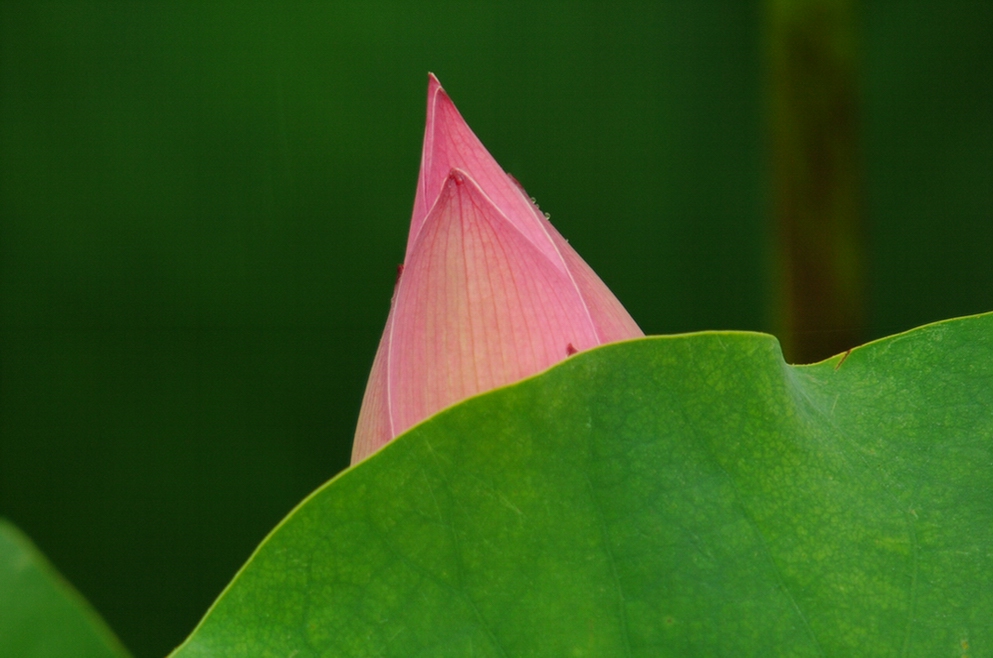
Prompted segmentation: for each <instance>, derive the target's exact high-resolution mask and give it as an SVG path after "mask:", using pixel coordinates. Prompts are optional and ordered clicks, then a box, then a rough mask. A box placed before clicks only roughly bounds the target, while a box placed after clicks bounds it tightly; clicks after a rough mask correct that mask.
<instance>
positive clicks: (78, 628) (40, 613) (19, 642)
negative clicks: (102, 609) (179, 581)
mask: <svg viewBox="0 0 993 658" xmlns="http://www.w3.org/2000/svg"><path fill="white" fill-rule="evenodd" d="M129 655H130V654H128V652H127V650H126V649H125V648H124V647H123V646H122V645H121V643H120V641H118V639H117V638H116V637H115V636H114V634H113V633H111V631H110V630H109V629H108V628H107V626H106V625H105V624H104V622H103V620H102V619H100V617H99V616H98V615H97V613H96V612H95V611H94V610H93V609H92V608H91V607H90V605H89V604H88V603H87V602H86V601H85V600H83V598H82V597H81V596H80V595H79V593H78V592H77V591H76V590H75V589H73V587H72V586H71V585H70V584H69V583H67V582H66V581H65V580H63V578H62V576H60V575H59V574H58V572H56V571H55V568H54V567H53V566H52V565H51V564H50V563H49V562H48V560H46V559H45V557H44V556H43V555H42V554H41V553H40V552H39V551H38V549H37V548H35V546H34V544H32V543H31V541H30V540H29V539H28V538H27V537H26V536H25V535H24V533H22V532H21V531H20V530H18V529H17V528H16V527H14V525H13V524H11V523H10V522H9V521H6V520H4V519H2V518H0V656H4V657H7V656H9V657H10V658H15V657H16V658H127V657H128V656H129Z"/></svg>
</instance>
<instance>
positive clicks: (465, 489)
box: [174, 314, 993, 658]
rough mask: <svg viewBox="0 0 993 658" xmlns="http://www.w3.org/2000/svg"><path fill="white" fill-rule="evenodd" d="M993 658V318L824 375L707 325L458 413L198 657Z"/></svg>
mask: <svg viewBox="0 0 993 658" xmlns="http://www.w3.org/2000/svg"><path fill="white" fill-rule="evenodd" d="M718 655H723V656H748V655H753V656H759V655H761V656H884V655H894V656H896V655H900V656H990V655H993V314H987V315H981V316H975V317H969V318H961V319H956V320H949V321H946V322H940V323H937V324H933V325H928V326H925V327H922V328H919V329H916V330H913V331H910V332H907V333H904V334H900V335H897V336H893V337H890V338H886V339H883V340H880V341H877V342H874V343H871V344H869V345H866V346H864V347H861V348H858V349H855V350H852V351H851V352H850V353H848V354H845V355H838V356H836V357H834V358H832V359H829V360H827V361H825V362H822V363H818V364H815V365H811V366H791V365H787V364H786V363H784V361H783V359H782V356H781V353H780V350H779V346H778V344H777V342H776V340H775V339H774V338H772V337H771V336H767V335H762V334H753V333H737V332H708V333H701V334H692V335H682V336H670V337H654V338H647V339H643V340H635V341H630V342H625V343H619V344H614V345H608V346H605V347H602V348H598V349H596V350H592V351H590V352H586V353H582V354H579V355H577V356H574V357H572V358H570V359H568V360H567V361H566V362H564V363H562V364H560V365H558V366H556V367H554V368H552V369H551V370H549V371H547V372H545V373H543V374H540V375H538V376H536V377H533V378H531V379H528V380H525V381H523V382H520V383H518V384H515V385H513V386H509V387H506V388H503V389H499V390H496V391H492V392H490V393H488V394H485V395H481V396H479V397H476V398H473V399H470V400H468V401H466V402H464V403H462V404H459V405H457V406H455V407H452V408H449V409H447V410H445V411H443V412H442V413H440V414H438V415H436V416H434V417H433V418H431V419H429V420H428V421H426V422H424V423H422V424H420V425H418V426H416V427H414V428H413V429H412V430H411V431H409V432H407V433H406V434H404V435H403V436H401V437H399V438H398V439H397V440H395V441H394V442H393V443H391V444H389V445H388V446H387V447H386V448H385V449H384V450H382V451H381V452H379V453H377V454H376V455H375V456H373V457H372V458H370V459H368V460H366V461H365V462H363V463H360V464H359V465H358V466H356V467H354V468H352V469H350V470H348V471H346V472H344V473H342V474H341V475H339V476H338V477H337V478H335V479H334V480H332V481H331V482H330V483H328V484H327V485H325V486H324V487H323V488H321V489H320V490H318V491H317V492H315V493H314V494H313V495H312V496H310V497H309V498H308V499H307V500H306V501H304V502H303V503H302V504H301V505H300V506H299V507H298V508H297V509H296V510H295V511H293V512H292V513H291V514H290V515H289V516H288V517H287V518H286V519H285V520H284V521H283V523H282V524H281V525H280V526H279V527H277V528H276V529H275V530H274V531H273V533H272V534H271V535H270V536H269V537H268V538H267V539H266V540H265V541H264V542H263V544H262V545H261V546H260V547H259V549H258V550H257V551H256V553H255V554H254V555H253V556H252V558H251V559H250V560H249V562H248V563H247V564H246V565H245V567H244V568H243V569H242V570H241V572H240V573H239V574H238V575H237V576H236V578H235V579H234V581H233V582H232V583H231V584H230V585H229V587H228V588H227V590H226V591H225V592H224V593H223V594H222V595H221V597H220V598H219V599H218V600H217V602H216V603H215V604H214V606H213V607H212V608H211V610H210V611H209V612H208V613H207V615H206V617H205V618H204V619H203V621H202V622H201V624H200V625H199V627H198V628H197V629H196V630H195V631H194V632H193V634H192V635H191V636H190V638H189V639H188V640H187V642H186V643H185V644H184V645H183V646H181V647H180V648H179V649H178V650H177V651H176V652H175V653H174V656H175V657H176V658H193V657H200V656H224V657H225V658H228V657H236V656H253V657H255V656H279V657H281V658H282V657H287V656H294V657H295V658H305V657H309V656H404V657H410V656H718Z"/></svg>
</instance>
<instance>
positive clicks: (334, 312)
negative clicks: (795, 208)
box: [0, 1, 993, 657]
mask: <svg viewBox="0 0 993 658" xmlns="http://www.w3.org/2000/svg"><path fill="white" fill-rule="evenodd" d="M763 21H764V14H763V7H762V5H761V4H757V3H741V2H721V3H718V2H689V1H685V2H683V1H679V2H669V3H620V4H618V3H610V4H609V5H608V4H603V5H600V4H597V3H586V2H569V3H563V4H537V5H536V4H534V3H520V4H493V3H487V4H476V3H448V4H444V3H400V2H397V3H368V2H363V3H359V2H349V3H326V4H288V5H269V4H246V3H241V2H237V3H234V2H231V3H222V2H209V3H201V2H194V3H161V4H158V3H155V4H153V3H133V4H131V3H85V2H72V3H65V4H57V3H21V2H4V3H3V4H0V515H5V516H7V517H9V518H10V519H11V520H12V521H14V522H15V523H17V524H18V525H19V526H20V527H21V528H22V529H23V530H24V531H25V532H27V533H28V535H30V536H31V537H32V539H33V540H34V541H35V542H36V543H37V544H38V546H39V547H40V548H41V550H42V551H44V552H45V553H46V554H47V555H48V556H49V557H50V559H51V560H52V561H53V563H54V564H55V565H56V566H57V567H58V569H59V570H60V571H62V573H64V574H65V575H66V577H67V578H68V579H69V580H70V581H71V582H72V583H73V584H74V585H75V586H76V587H77V588H78V589H79V590H80V591H81V592H82V593H83V594H84V595H85V596H86V597H87V598H88V599H89V600H90V601H92V602H93V604H94V606H95V607H96V608H97V609H98V610H99V611H100V612H101V613H102V614H103V615H104V616H105V618H106V619H107V621H108V622H109V624H110V625H111V627H112V628H114V630H115V631H116V632H117V633H118V634H119V635H120V637H121V639H122V640H123V641H124V643H125V644H126V645H128V647H129V648H131V649H132V650H133V651H134V652H135V655H136V656H139V657H142V656H161V655H164V654H165V653H166V652H167V651H168V650H170V649H171V648H172V647H174V646H175V645H176V644H178V643H179V642H180V641H181V640H182V639H183V637H185V635H186V634H187V633H188V632H189V631H190V630H191V629H192V628H193V626H194V624H195V623H196V621H197V619H198V618H199V617H200V616H201V615H202V614H203V612H204V611H205V610H206V608H207V606H208V605H209V604H210V602H211V601H212V600H213V598H214V597H215V596H216V595H217V594H218V593H219V592H220V590H221V588H222V587H223V586H224V584H225V583H226V582H227V581H228V580H229V579H230V578H231V576H232V575H233V574H234V572H235V570H236V569H237V568H238V567H239V566H240V564H241V563H242V562H244V560H245V559H246V558H247V557H248V555H249V554H250V552H251V550H252V549H253V548H254V546H255V545H256V544H257V543H258V542H259V541H260V540H261V539H262V538H263V537H264V536H265V534H266V532H268V530H269V529H271V528H272V526H274V525H275V524H276V523H277V522H278V521H279V519H280V518H281V517H282V516H283V515H284V514H285V513H286V512H287V511H289V509H290V508H291V507H292V506H293V505H294V504H295V503H297V502H298V501H299V500H300V499H301V498H303V497H304V496H305V495H306V494H307V493H308V492H310V491H312V490H313V489H314V488H316V487H317V486H318V485H319V484H320V483H322V482H323V481H325V480H327V479H328V478H329V477H330V476H331V475H333V474H334V473H336V472H338V471H339V470H341V469H342V468H343V467H344V466H345V465H346V464H347V461H348V451H349V448H350V442H351V434H352V431H353V429H354V423H355V419H356V417H357V414H358V407H359V403H360V400H361V395H362V391H363V387H364V385H365V378H366V375H367V373H368V368H369V366H370V364H371V362H372V356H373V352H374V350H375V346H376V343H377V341H378V339H379V334H380V332H381V330H382V325H383V322H384V320H385V317H386V312H387V310H388V303H389V296H390V293H391V290H392V285H393V280H394V276H395V266H396V264H397V263H398V262H399V260H400V259H401V258H402V254H403V248H404V241H405V239H406V233H407V222H408V219H409V213H410V208H411V206H412V202H413V193H414V183H415V180H416V176H417V166H418V162H419V157H420V143H421V130H422V127H423V120H424V104H425V97H424V96H425V89H426V73H427V71H428V70H431V71H434V72H435V73H436V74H438V76H439V77H440V79H441V81H442V83H443V84H444V85H445V87H446V89H447V90H448V91H449V93H450V94H451V95H452V97H453V99H454V100H455V102H456V103H457V104H458V106H459V108H460V109H461V110H462V112H463V114H464V115H465V117H466V118H467V120H468V121H469V123H470V125H471V126H472V127H473V128H474V130H475V131H476V133H477V134H478V135H479V136H480V138H481V139H482V141H483V142H484V143H485V144H486V145H487V146H488V147H489V148H490V150H491V151H492V152H493V154H494V155H495V156H496V158H497V159H498V161H500V162H501V164H502V165H503V166H504V167H505V168H506V169H508V170H509V171H511V172H512V173H514V175H515V176H516V177H517V178H518V179H519V180H520V181H521V182H522V183H523V184H524V185H525V186H526V187H527V189H528V191H529V192H530V193H531V194H532V195H534V196H535V197H537V199H538V201H539V202H540V203H541V206H542V209H544V210H548V211H549V212H551V214H552V221H553V222H554V223H555V224H556V225H557V227H558V228H559V230H560V231H561V232H562V233H563V234H564V235H565V236H566V237H568V238H570V240H571V242H572V244H573V245H574V246H576V248H577V250H578V251H579V252H580V253H581V254H582V255H583V256H584V257H585V258H586V260H587V261H588V262H589V263H590V264H591V265H592V266H593V268H594V269H595V270H596V271H597V272H598V273H599V274H600V275H601V276H602V277H603V279H604V280H605V281H606V283H607V284H608V285H609V286H610V287H611V289H612V290H613V291H614V292H615V293H616V294H617V296H618V297H619V298H620V299H621V301H622V302H623V303H624V304H625V306H626V307H627V308H628V310H629V311H630V312H631V314H632V315H633V316H634V318H635V319H636V320H637V321H638V322H639V324H640V325H641V326H642V328H643V329H644V330H645V331H646V333H650V334H657V333H670V332H681V331H693V330H702V329H725V328H727V329H757V330H768V329H770V328H771V327H770V325H769V320H768V318H769V317H770V309H769V298H770V289H771V287H770V283H769V280H768V276H769V271H770V268H769V265H768V262H769V256H770V249H771V248H770V246H769V244H770V230H769V227H768V221H767V214H768V212H767V210H768V209H767V196H768V195H767V185H768V180H767V179H768V176H767V171H768V163H767V153H766V149H765V143H766V141H765V140H766V129H765V124H764V123H763V122H764V120H765V108H766V105H765V102H766V101H765V86H764V84H765V78H764V72H763V65H764V60H763V53H764V50H763V41H762V39H763V34H764V22H763ZM858 29H859V37H860V43H861V62H862V66H861V71H862V74H861V75H862V80H863V88H862V99H863V111H862V135H863V139H862V153H863V171H864V207H865V213H864V218H863V219H864V222H865V224H866V228H867V245H866V249H867V254H868V262H867V265H868V271H869V299H868V325H867V326H866V327H865V332H864V333H865V336H866V338H874V337H878V336H882V335H886V334H889V333H893V332H896V331H901V330H904V329H907V328H910V327H912V326H915V325H919V324H922V323H925V322H929V321H932V320H937V319H941V318H945V317H951V316H956V315H964V314H968V313H975V312H980V311H986V310H991V309H993V264H991V263H993V118H991V117H993V47H991V40H993V7H991V5H990V4H989V3H986V2H952V3H948V2H944V3H939V2H932V3H913V4H912V5H909V6H905V4H904V3H895V2H894V3H890V2H884V3H871V4H867V5H866V6H863V7H861V8H860V11H859V24H858Z"/></svg>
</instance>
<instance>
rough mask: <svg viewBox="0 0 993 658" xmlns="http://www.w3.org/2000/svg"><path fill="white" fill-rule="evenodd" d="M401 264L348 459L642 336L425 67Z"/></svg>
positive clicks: (614, 299)
mask: <svg viewBox="0 0 993 658" xmlns="http://www.w3.org/2000/svg"><path fill="white" fill-rule="evenodd" d="M404 260H405V262H404V265H402V266H401V267H400V268H398V277H397V283H396V287H395V289H394V291H393V302H392V307H391V309H390V314H389V317H388V318H387V320H386V330H385V331H384V332H383V338H382V340H381V341H380V343H379V350H378V351H377V352H376V359H375V361H374V362H373V365H372V373H371V374H370V375H369V383H368V385H367V387H366V391H365V397H364V399H363V401H362V410H361V411H360V412H359V422H358V427H357V428H356V430H355V443H354V445H353V447H352V463H353V464H354V463H356V462H358V461H360V460H362V459H364V458H365V457H367V456H368V455H370V454H372V453H373V452H375V451H376V450H378V449H379V448H381V447H382V446H383V445H384V444H386V443H387V442H389V441H390V439H392V438H393V437H395V436H397V435H398V434H400V433H401V432H404V431H405V430H407V429H408V428H410V427H411V426H412V425H414V424H416V423H418V422H420V421H422V420H424V419H425V418H427V417H428V416H430V415H432V414H434V413H435V412H437V411H440V410H441V409H443V408H445V407H447V406H450V405H452V404H455V403H456V402H459V401H460V400H463V399H465V398H467V397H469V396H471V395H475V394H477V393H482V392H484V391H487V390H489V389H492V388H495V387H497V386H503V385H506V384H510V383H513V382H515V381H518V380H520V379H523V378H525V377H528V376H529V375H533V374H535V373H537V372H540V371H542V370H544V369H546V368H548V367H549V366H552V365H554V364H555V363H558V362H559V361H561V360H563V359H565V358H566V357H567V356H569V355H571V354H574V353H575V352H577V351H582V350H585V349H589V348H591V347H595V346H597V345H602V344H604V343H609V342H612V341H616V340H623V339H626V338H636V337H638V336H643V335H644V334H643V333H642V332H641V330H640V329H639V328H638V325H636V324H635V322H634V320H632V319H631V316H630V315H628V312H627V311H625V310H624V307H623V306H621V304H620V302H618V301H617V299H616V298H615V297H614V296H613V295H612V294H611V292H610V291H609V290H608V289H607V287H606V286H605V285H604V284H603V282H602V281H601V280H600V278H599V277H597V275H596V274H595V273H594V272H593V270H591V269H590V267H589V265H587V264H586V263H585V262H584V261H583V259H582V258H580V257H579V254H577V253H576V252H575V251H574V250H573V249H572V247H570V246H569V244H568V243H567V242H566V240H565V239H564V238H563V237H562V236H561V235H559V232H558V231H556V230H555V229H554V228H553V227H552V225H551V223H550V222H549V221H548V219H547V218H546V216H545V215H543V214H542V213H541V211H540V210H538V207H537V206H536V205H535V204H534V202H532V201H531V200H530V199H529V197H528V195H527V193H525V192H524V189H523V188H522V187H521V186H520V184H518V183H517V181H516V180H514V178H513V177H511V176H510V175H509V174H507V173H505V172H504V171H503V169H501V168H500V165H498V164H497V162H496V160H494V159H493V156H491V155H490V154H489V152H488V151H487V150H486V148H485V147H483V145H482V143H481V142H480V141H479V139H478V138H477V137H476V136H475V135H474V134H473V133H472V131H471V130H470V129H469V126H468V125H466V123H465V121H464V120H463V119H462V115H461V114H459V111H458V110H457V109H456V108H455V105H454V104H453V103H452V101H451V99H450V98H449V97H448V94H446V93H445V91H444V89H442V88H441V84H440V83H439V82H438V80H437V78H435V77H434V75H430V77H429V79H428V113H427V126H426V128H425V131H424V150H423V152H422V154H421V173H420V177H419V179H418V182H417V194H416V196H415V198H414V215H413V217H412V218H411V222H410V235H409V237H408V238H407V253H406V256H405V259H404Z"/></svg>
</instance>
